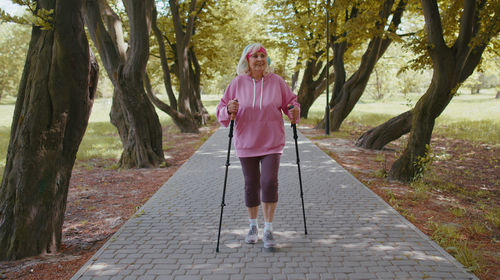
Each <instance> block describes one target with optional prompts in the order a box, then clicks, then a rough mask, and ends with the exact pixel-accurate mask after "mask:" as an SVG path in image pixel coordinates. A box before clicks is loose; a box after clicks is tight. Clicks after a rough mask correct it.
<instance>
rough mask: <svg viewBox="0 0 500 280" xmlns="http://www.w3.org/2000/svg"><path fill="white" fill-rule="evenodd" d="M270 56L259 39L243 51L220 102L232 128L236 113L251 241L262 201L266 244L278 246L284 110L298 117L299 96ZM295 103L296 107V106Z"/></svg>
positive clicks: (224, 122) (225, 120)
mask: <svg viewBox="0 0 500 280" xmlns="http://www.w3.org/2000/svg"><path fill="white" fill-rule="evenodd" d="M270 63H271V60H270V59H269V56H268V55H267V52H266V49H265V48H264V47H263V46H262V45H261V44H259V43H254V44H250V45H248V46H247V47H246V48H245V49H244V50H243V53H242V54H241V58H240V61H239V63H238V66H237V69H236V72H237V74H238V76H236V77H235V78H234V79H233V80H232V81H231V83H230V84H229V86H228V87H227V89H226V91H225V93H224V97H222V99H221V101H220V103H219V105H218V106H217V119H218V121H219V122H220V123H221V124H222V125H224V126H226V127H227V126H228V125H229V123H230V120H231V115H232V114H235V115H236V118H235V122H236V127H235V136H234V146H235V149H236V155H237V156H238V157H239V159H240V162H241V167H242V169H243V176H244V178H245V204H246V207H247V209H248V217H249V221H250V230H249V231H248V235H247V236H246V238H245V241H246V242H247V243H249V244H255V243H257V241H258V240H259V235H258V223H257V216H258V213H259V206H260V204H261V202H262V210H263V214H264V234H263V236H262V240H263V242H264V247H265V248H273V247H275V246H276V241H275V240H274V237H273V226H272V222H273V218H274V212H275V210H276V205H277V202H278V169H279V165H280V157H281V154H282V153H283V148H284V146H285V128H284V122H283V115H282V112H283V113H285V114H286V115H287V116H288V117H289V118H290V119H295V120H296V121H298V117H299V108H300V106H299V104H298V102H297V96H296V95H295V94H294V93H293V92H292V91H291V89H290V87H289V86H288V85H287V84H286V82H285V81H284V80H283V78H281V77H280V76H279V75H277V74H274V73H272V71H271V68H270V66H269V64H270ZM291 105H293V109H290V110H289V109H288V108H291Z"/></svg>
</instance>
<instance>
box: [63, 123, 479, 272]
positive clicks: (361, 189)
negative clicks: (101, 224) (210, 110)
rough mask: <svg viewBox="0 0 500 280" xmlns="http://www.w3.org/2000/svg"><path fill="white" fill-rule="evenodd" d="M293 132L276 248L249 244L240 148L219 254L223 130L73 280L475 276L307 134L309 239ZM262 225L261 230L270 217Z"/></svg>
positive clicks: (285, 158) (233, 162)
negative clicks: (246, 240) (312, 140)
mask: <svg viewBox="0 0 500 280" xmlns="http://www.w3.org/2000/svg"><path fill="white" fill-rule="evenodd" d="M285 131H286V133H287V140H286V141H287V146H286V147H285V150H284V153H283V155H282V158H281V167H280V173H279V182H280V193H279V204H278V207H277V210H276V214H275V219H274V223H273V227H274V230H275V236H276V239H277V240H278V243H279V246H278V248H277V250H276V251H274V252H268V251H267V250H264V249H263V245H262V241H261V240H260V241H259V242H258V243H257V244H255V245H248V244H245V242H244V237H245V235H246V233H247V230H248V219H247V213H246V208H245V207H244V201H243V195H242V192H243V190H242V184H243V176H242V172H241V166H240V163H239V160H238V159H237V158H236V157H235V155H234V148H233V149H232V151H233V152H232V155H231V159H230V166H229V172H228V178H227V180H228V184H227V190H226V198H225V203H226V206H225V207H224V217H223V223H222V232H221V239H220V252H219V253H216V252H215V247H216V242H217V239H216V238H217V231H218V222H219V217H220V202H221V195H222V185H223V180H224V171H225V161H226V156H227V154H226V153H227V141H228V138H227V133H228V129H225V128H221V129H219V130H218V131H217V132H216V133H215V134H214V135H213V136H212V137H210V138H209V139H208V140H207V141H206V142H205V143H204V144H203V145H202V146H201V147H200V149H199V150H198V151H197V152H196V153H195V154H194V155H193V156H192V157H191V158H190V159H189V160H188V161H187V162H186V163H184V165H183V166H181V167H180V168H179V169H178V170H177V172H176V173H175V174H174V175H173V176H172V177H171V178H170V179H169V180H168V181H167V182H166V183H165V184H164V185H163V186H162V187H161V188H160V189H159V190H158V192H157V193H156V194H154V195H153V196H152V197H151V199H150V200H149V201H148V202H147V203H146V204H145V205H144V206H143V207H142V208H141V209H139V210H138V215H134V216H132V218H131V219H130V220H129V221H127V222H126V223H125V224H124V225H123V226H122V227H121V228H120V229H119V230H118V232H116V234H115V235H114V236H113V237H112V238H110V239H109V241H108V242H106V243H105V244H104V245H103V246H102V248H101V249H100V250H98V252H96V254H95V255H94V256H93V257H92V258H90V259H89V261H88V262H87V263H86V264H85V265H84V266H83V267H82V268H81V269H80V270H79V271H78V272H77V273H76V274H75V275H74V276H73V278H72V280H85V279H125V278H126V277H130V278H131V279H139V278H140V277H143V279H172V280H179V279H190V280H191V279H192V280H204V279H228V280H230V279H234V280H247V279H276V280H280V279H284V280H290V279H412V278H428V279H474V280H476V279H477V278H476V277H475V276H474V275H472V274H470V273H469V272H467V271H466V270H465V269H464V268H463V267H462V266H461V265H460V264H459V263H458V262H457V261H456V260H455V259H453V258H452V257H451V256H450V255H449V254H448V253H446V252H445V251H444V250H443V249H442V248H441V247H439V246H438V245H437V244H436V243H434V242H432V241H431V240H430V239H429V238H428V237H427V236H425V235H424V234H423V233H422V232H420V231H419V230H418V229H416V228H415V226H413V225H412V224H411V223H409V222H408V221H407V220H405V219H404V218H403V217H402V216H401V215H399V214H398V213H397V212H396V211H395V210H394V209H392V208H391V207H390V206H389V205H388V204H387V203H385V202H384V201H383V200H382V199H380V198H379V197H378V196H376V195H375V194H374V193H373V192H372V191H371V190H369V189H368V188H366V187H365V186H364V185H363V184H361V183H360V182H359V181H358V180H356V179H355V178H354V177H353V176H352V175H351V174H349V173H348V172H347V171H346V170H345V169H343V168H342V167H341V166H340V165H339V164H337V163H336V162H335V161H333V160H332V159H331V158H330V157H329V156H328V155H326V154H325V153H323V152H322V151H321V150H319V149H318V148H317V147H316V146H315V145H313V144H312V143H311V142H310V141H309V140H307V139H306V138H305V137H304V136H303V135H302V134H300V133H299V139H298V142H299V151H300V157H301V173H302V183H303V188H304V203H305V210H306V216H307V227H308V232H309V234H308V235H304V224H303V220H302V208H301V201H300V196H299V186H298V176H297V165H296V158H295V146H294V142H293V138H292V136H291V133H290V132H291V129H290V127H288V126H287V127H286V128H285ZM139 213H141V214H140V215H139ZM259 222H260V223H261V224H260V225H259V227H260V228H262V227H263V218H262V214H261V216H260V217H259Z"/></svg>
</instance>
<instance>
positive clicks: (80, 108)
mask: <svg viewBox="0 0 500 280" xmlns="http://www.w3.org/2000/svg"><path fill="white" fill-rule="evenodd" d="M83 2H84V1H82V0H74V1H63V0H56V1H44V0H40V1H38V8H43V9H54V15H53V17H54V19H55V21H54V22H55V23H54V29H53V30H41V29H40V28H38V27H34V28H33V31H32V36H31V41H30V45H29V50H28V54H27V59H26V64H25V68H24V72H23V76H22V78H21V81H20V85H19V92H18V98H17V102H16V108H15V112H14V117H13V122H12V127H11V136H10V142H9V148H8V152H7V162H6V167H5V171H4V175H3V179H2V183H1V188H0V260H14V259H20V258H23V257H28V256H35V255H39V254H44V253H53V252H56V251H57V249H58V247H59V245H60V243H61V234H62V225H63V220H64V212H65V208H66V199H67V193H68V186H69V180H70V177H71V171H72V168H73V164H74V162H75V158H76V153H77V151H78V147H79V145H80V142H81V140H82V137H83V135H84V133H85V129H86V127H87V124H88V118H89V115H90V110H91V108H92V104H93V99H94V94H95V90H96V87H97V78H98V75H97V73H98V66H97V63H96V62H95V58H94V60H93V61H92V62H91V59H90V52H89V45H88V41H87V38H86V35H85V30H84V23H83V20H82V18H83V17H82V5H83Z"/></svg>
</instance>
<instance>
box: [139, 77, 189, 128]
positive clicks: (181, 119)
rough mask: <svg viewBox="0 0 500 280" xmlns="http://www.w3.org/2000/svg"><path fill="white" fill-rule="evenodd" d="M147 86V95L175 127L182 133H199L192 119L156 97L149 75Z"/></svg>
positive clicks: (146, 80)
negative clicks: (169, 118)
mask: <svg viewBox="0 0 500 280" xmlns="http://www.w3.org/2000/svg"><path fill="white" fill-rule="evenodd" d="M144 80H145V83H146V84H145V86H146V94H147V95H148V97H149V99H150V100H151V102H153V104H154V105H155V106H156V107H157V108H158V109H160V110H162V111H163V112H165V113H167V114H168V115H169V116H170V117H171V118H172V121H173V122H174V123H175V125H176V126H177V127H178V128H179V129H180V130H181V132H182V133H199V130H198V125H197V124H196V122H195V121H194V120H192V119H188V118H186V116H185V115H183V114H181V113H179V111H176V110H174V109H172V107H171V106H169V105H168V104H166V103H164V102H163V101H161V100H160V99H159V98H158V97H156V95H155V94H154V93H153V88H152V86H151V82H150V80H149V77H148V75H147V74H146V76H145V79H144Z"/></svg>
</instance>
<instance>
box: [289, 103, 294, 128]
mask: <svg viewBox="0 0 500 280" xmlns="http://www.w3.org/2000/svg"><path fill="white" fill-rule="evenodd" d="M293 108H295V106H293V105H290V106H289V107H288V110H292V109H293ZM290 122H291V123H292V124H295V123H296V121H295V118H292V119H291V120H290Z"/></svg>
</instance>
